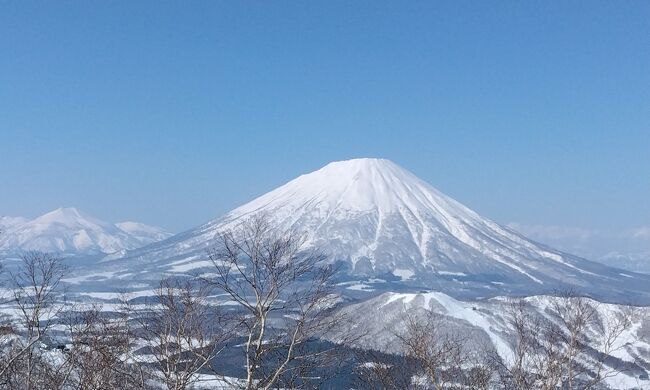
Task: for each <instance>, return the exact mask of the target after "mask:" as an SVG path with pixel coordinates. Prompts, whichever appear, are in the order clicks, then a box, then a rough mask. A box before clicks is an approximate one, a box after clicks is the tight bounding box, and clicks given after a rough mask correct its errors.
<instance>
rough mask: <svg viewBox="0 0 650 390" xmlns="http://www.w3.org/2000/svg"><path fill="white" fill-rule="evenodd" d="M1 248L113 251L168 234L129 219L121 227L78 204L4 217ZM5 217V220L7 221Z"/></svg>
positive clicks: (55, 250)
mask: <svg viewBox="0 0 650 390" xmlns="http://www.w3.org/2000/svg"><path fill="white" fill-rule="evenodd" d="M2 221H3V225H4V226H5V227H4V228H3V230H4V232H3V234H2V235H1V236H0V250H2V251H4V252H20V251H25V250H39V251H44V252H52V253H58V254H66V255H77V254H101V253H113V252H116V251H122V250H126V249H135V248H138V247H141V246H143V245H145V244H149V243H152V242H154V241H157V240H159V239H163V238H165V237H169V234H168V233H167V234H165V233H164V232H163V231H162V230H160V229H158V228H153V227H149V226H147V225H143V224H136V223H128V224H126V225H122V228H121V227H119V226H117V225H114V224H111V223H109V222H105V221H101V220H99V219H96V218H94V217H92V216H90V215H87V214H85V213H83V212H81V211H79V210H77V209H75V208H59V209H56V210H54V211H51V212H49V213H46V214H44V215H42V216H40V217H38V218H36V219H34V220H31V221H30V220H26V219H24V218H8V217H5V218H3V219H2ZM5 221H6V222H5Z"/></svg>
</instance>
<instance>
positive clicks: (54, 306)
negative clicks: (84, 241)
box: [0, 252, 65, 390]
mask: <svg viewBox="0 0 650 390" xmlns="http://www.w3.org/2000/svg"><path fill="white" fill-rule="evenodd" d="M64 274H65V267H64V266H63V264H62V262H61V260H60V259H59V258H57V257H54V256H51V255H49V254H46V253H41V252H30V253H27V254H25V255H23V256H22V258H21V264H20V268H19V270H18V271H17V272H15V273H12V274H11V275H10V281H11V285H12V288H13V291H12V295H13V299H12V301H13V304H14V305H15V306H14V307H15V309H16V312H17V313H16V315H17V322H16V326H17V328H18V329H19V330H20V332H21V333H22V334H20V335H19V336H18V337H16V338H14V340H13V342H12V344H11V346H10V347H9V348H8V351H7V353H6V354H5V356H4V357H3V359H2V362H1V363H0V364H1V366H0V379H1V380H2V381H3V383H4V384H6V385H8V386H9V387H20V388H25V389H30V390H31V389H34V388H42V387H44V386H43V383H42V381H43V379H44V378H45V377H46V375H44V374H45V373H47V370H48V369H49V368H48V362H47V361H46V360H45V359H44V358H43V356H42V351H40V349H38V348H37V347H39V344H41V343H42V342H43V341H44V339H45V337H46V335H47V333H48V331H49V330H50V327H51V326H52V324H53V323H54V319H55V318H56V316H57V315H58V314H59V313H60V311H61V310H62V308H63V305H61V303H60V302H59V301H58V299H59V298H60V296H59V295H60V289H59V287H60V282H61V279H62V277H63V275H64Z"/></svg>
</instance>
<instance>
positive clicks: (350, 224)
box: [93, 159, 650, 303]
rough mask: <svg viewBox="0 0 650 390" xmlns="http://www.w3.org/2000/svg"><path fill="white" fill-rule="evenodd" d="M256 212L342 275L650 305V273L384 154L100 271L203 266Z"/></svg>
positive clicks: (485, 292) (473, 292) (444, 288)
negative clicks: (588, 254)
mask: <svg viewBox="0 0 650 390" xmlns="http://www.w3.org/2000/svg"><path fill="white" fill-rule="evenodd" d="M256 214H265V215H267V216H268V217H269V218H271V220H272V223H273V225H274V226H276V227H278V228H279V229H281V230H284V231H288V230H294V231H298V232H301V233H304V234H306V235H307V237H308V238H309V239H308V242H307V246H308V247H314V248H318V249H321V250H323V251H325V253H326V254H327V255H328V256H329V258H330V259H331V261H336V262H340V263H342V264H344V268H345V269H344V271H343V272H342V274H341V278H342V279H350V280H358V279H370V280H377V279H381V280H384V281H387V282H390V283H391V284H393V285H398V286H401V287H406V288H410V289H413V290H415V291H417V290H418V289H434V290H437V291H441V292H445V293H447V294H449V295H451V296H454V297H456V298H461V299H462V298H466V299H467V298H469V299H474V298H481V297H491V296H497V295H509V294H519V295H530V294H543V293H547V292H550V291H553V290H555V289H564V288H566V287H568V286H572V287H574V288H575V289H577V290H579V291H582V292H584V293H587V294H589V295H590V296H593V297H595V298H598V299H601V300H607V301H612V302H625V303H629V302H632V303H650V287H649V286H650V276H646V275H641V274H635V273H632V272H626V271H623V270H620V269H615V268H611V267H608V266H604V265H602V264H599V263H595V262H592V261H588V260H585V259H582V258H579V257H577V256H573V255H570V254H567V253H563V252H561V251H558V250H555V249H553V248H550V247H547V246H545V245H543V244H540V243H537V242H534V241H532V240H529V239H527V238H526V237H524V236H522V235H521V234H519V233H517V232H515V231H513V230H511V229H509V228H507V227H504V226H501V225H499V224H497V223H495V222H493V221H491V220H489V219H487V218H484V217H482V216H480V215H479V214H477V213H476V212H474V211H472V210H470V209H469V208H467V207H466V206H464V205H462V204H460V203H459V202H457V201H455V200H453V199H451V198H450V197H448V196H446V195H444V194H443V193H441V192H440V191H438V190H436V189H435V188H433V187H432V186H430V185H429V184H427V183H425V182H424V181H422V180H420V179H419V178H417V177H416V176H415V175H413V174H412V173H410V172H408V171H407V170H405V169H403V168H401V167H399V166H398V165H396V164H394V163H392V162H390V161H388V160H382V159H354V160H349V161H340V162H333V163H330V164H328V165H327V166H325V167H323V168H321V169H319V170H317V171H315V172H312V173H309V174H305V175H302V176H299V177H298V178H296V179H294V180H292V181H290V182H289V183H287V184H285V185H283V186H281V187H279V188H277V189H275V190H273V191H271V192H269V193H267V194H264V195H262V196H260V197H259V198H257V199H255V200H253V201H251V202H249V203H246V204H244V205H243V206H241V207H238V208H236V209H234V210H233V211H231V212H229V213H227V214H226V215H224V216H222V217H219V218H217V219H214V220H212V221H210V222H208V223H206V224H204V225H202V226H199V227H197V228H195V229H192V230H189V231H186V232H184V233H181V234H178V235H175V236H173V237H170V238H169V239H167V240H163V241H160V242H157V243H154V244H151V245H148V246H145V247H142V248H139V249H136V250H132V251H128V252H127V253H126V255H124V256H111V257H109V258H107V259H105V260H104V261H103V263H102V266H101V271H100V272H102V273H103V275H111V276H113V277H114V278H115V279H120V278H122V279H128V280H133V279H138V278H142V279H148V278H152V277H153V278H154V279H156V278H158V277H159V276H160V275H162V274H178V273H196V272H200V271H201V269H203V268H205V267H208V266H209V265H210V263H209V261H207V256H206V250H207V249H208V248H209V247H210V246H211V245H213V243H214V239H215V237H216V236H218V235H219V234H220V233H221V232H224V231H226V230H228V229H232V228H234V227H236V226H237V225H238V224H240V223H241V222H242V221H244V220H246V219H247V218H249V217H251V216H253V215H256ZM93 268H94V271H97V268H96V267H93ZM378 288H380V286H378Z"/></svg>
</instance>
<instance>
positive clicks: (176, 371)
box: [135, 279, 227, 390]
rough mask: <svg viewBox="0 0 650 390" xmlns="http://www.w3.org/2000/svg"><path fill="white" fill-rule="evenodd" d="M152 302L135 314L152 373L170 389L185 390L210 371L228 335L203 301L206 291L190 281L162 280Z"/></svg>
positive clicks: (212, 311)
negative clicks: (151, 365) (148, 354)
mask: <svg viewBox="0 0 650 390" xmlns="http://www.w3.org/2000/svg"><path fill="white" fill-rule="evenodd" d="M155 295H156V300H155V302H151V303H149V308H148V309H146V310H144V311H141V312H138V313H135V315H136V318H137V321H138V323H139V324H140V326H141V332H140V337H141V338H142V339H143V340H144V341H145V344H146V345H148V347H149V349H150V353H151V355H152V356H153V358H154V359H155V365H154V371H155V372H156V373H157V374H158V376H159V377H160V379H161V380H162V382H163V383H164V385H165V386H166V387H167V388H168V389H170V390H184V389H187V388H189V387H190V386H192V385H193V384H194V383H195V382H196V381H197V375H198V374H199V373H200V372H201V371H202V370H208V369H210V368H211V363H212V361H213V359H214V358H215V357H216V356H217V354H218V353H219V351H220V349H219V348H220V347H219V345H220V343H221V342H222V341H224V340H225V338H226V335H227V332H226V331H225V325H224V324H223V323H222V321H221V320H220V315H215V310H216V309H215V308H214V307H213V306H211V305H209V304H208V302H207V301H206V297H207V291H206V289H205V288H204V287H203V286H202V285H201V284H197V283H193V282H192V281H191V280H178V279H165V280H163V281H161V283H160V286H159V287H158V289H157V290H156V294H155Z"/></svg>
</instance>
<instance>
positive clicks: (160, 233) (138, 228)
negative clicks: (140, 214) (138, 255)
mask: <svg viewBox="0 0 650 390" xmlns="http://www.w3.org/2000/svg"><path fill="white" fill-rule="evenodd" d="M115 226H117V227H118V228H120V229H121V230H122V231H125V232H126V233H128V234H130V235H131V236H132V237H133V238H135V239H136V240H138V242H139V243H140V246H143V245H147V244H151V243H154V242H158V241H162V240H164V239H166V238H169V237H171V236H172V234H171V233H169V232H168V231H166V230H164V229H161V228H159V227H157V226H151V225H146V224H144V223H140V222H133V221H125V222H118V223H116V224H115Z"/></svg>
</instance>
